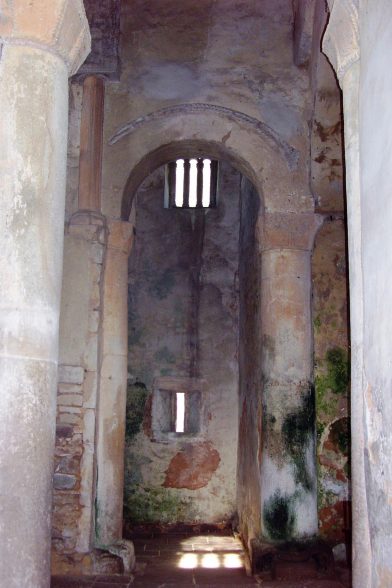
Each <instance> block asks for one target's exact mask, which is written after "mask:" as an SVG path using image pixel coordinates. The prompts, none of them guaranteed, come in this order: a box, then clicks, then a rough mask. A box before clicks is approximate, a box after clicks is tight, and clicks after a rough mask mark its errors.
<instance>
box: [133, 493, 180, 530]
mask: <svg viewBox="0 0 392 588" xmlns="http://www.w3.org/2000/svg"><path fill="white" fill-rule="evenodd" d="M186 513H188V516H189V503H188V501H186V500H184V499H180V498H179V497H178V496H177V495H176V493H175V492H173V491H172V490H169V489H167V488H161V487H154V488H150V487H146V486H140V485H136V486H133V487H128V488H126V489H125V495H124V517H125V519H126V520H130V521H132V522H133V523H166V524H168V523H175V522H178V521H183V520H184V519H185V514H186Z"/></svg>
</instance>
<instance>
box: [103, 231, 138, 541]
mask: <svg viewBox="0 0 392 588" xmlns="http://www.w3.org/2000/svg"><path fill="white" fill-rule="evenodd" d="M108 229H109V235H108V246H107V252H106V258H105V262H104V278H103V316H102V330H101V351H100V378H99V381H100V384H99V401H98V431H97V433H98V439H97V498H96V529H95V534H96V540H97V544H98V545H99V546H107V545H110V544H112V543H115V542H116V541H117V540H119V539H121V537H122V510H123V492H124V443H125V410H126V392H127V360H128V304H127V301H128V257H129V253H130V250H131V245H132V237H133V224H131V223H129V222H126V221H109V223H108Z"/></svg>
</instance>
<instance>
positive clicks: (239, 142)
mask: <svg viewBox="0 0 392 588" xmlns="http://www.w3.org/2000/svg"><path fill="white" fill-rule="evenodd" d="M195 106H199V107H202V108H197V109H195ZM105 142H106V153H105V166H104V169H103V178H102V188H103V190H102V197H103V198H102V201H103V213H104V214H105V215H107V216H110V217H114V218H119V217H121V218H122V219H123V220H128V219H129V215H130V212H131V208H132V201H133V198H134V196H135V194H136V191H137V189H138V187H139V186H140V184H141V183H142V181H143V180H144V179H145V178H146V177H147V176H148V175H149V174H150V173H151V172H152V171H154V170H155V169H156V168H158V167H160V166H161V165H163V164H165V163H167V162H168V161H171V160H173V159H175V158H178V157H181V156H187V157H189V156H194V155H198V154H200V155H205V156H210V157H213V158H216V159H220V160H226V161H228V162H229V163H231V165H233V167H235V168H236V169H238V170H239V171H240V172H241V173H242V174H243V175H245V176H247V177H248V178H249V180H251V182H252V183H253V184H254V186H255V187H256V189H257V191H258V193H259V196H260V198H261V199H262V202H261V205H262V206H261V209H265V210H268V211H271V212H275V211H276V212H299V213H301V212H309V211H310V210H312V209H313V201H312V198H311V196H310V194H309V188H308V181H307V170H306V166H305V165H303V164H302V157H304V155H303V154H302V153H300V152H299V151H297V150H296V149H295V148H294V147H292V146H290V145H289V144H288V143H287V142H285V141H284V140H283V139H282V138H280V137H279V136H278V135H276V133H275V132H274V131H272V130H271V129H269V127H267V126H266V125H264V124H263V123H261V122H260V121H258V120H256V119H253V118H252V117H249V116H247V115H244V114H242V113H239V112H237V111H232V110H230V109H228V108H219V107H211V106H210V105H191V104H189V105H182V106H177V107H173V108H168V109H162V110H161V111H157V112H155V113H152V114H150V115H147V116H144V117H140V118H138V119H135V120H134V121H130V122H126V123H124V124H123V125H121V126H120V127H118V128H116V129H112V130H111V132H110V133H109V132H108V133H107V137H106V141H105Z"/></svg>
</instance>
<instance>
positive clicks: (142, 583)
mask: <svg viewBox="0 0 392 588" xmlns="http://www.w3.org/2000/svg"><path fill="white" fill-rule="evenodd" d="M133 541H134V544H135V551H136V558H137V569H136V571H135V574H134V576H127V577H125V576H88V577H83V578H81V577H79V578H76V577H74V578H70V577H67V578H65V577H60V576H57V577H54V578H52V584H51V587H52V588H78V587H81V588H92V587H94V588H109V587H112V588H120V587H121V588H126V587H129V586H132V588H139V587H143V588H179V587H181V588H197V587H200V588H219V587H221V586H231V587H232V588H242V587H247V586H257V585H260V586H262V587H263V588H350V586H351V584H350V581H349V577H348V573H347V570H346V571H344V570H343V571H341V573H340V574H338V575H337V576H336V577H335V578H333V579H332V578H316V579H315V578H309V579H306V578H305V577H302V578H301V570H300V569H298V570H289V573H288V577H287V579H285V580H282V581H272V580H271V579H270V578H268V577H265V576H264V577H261V576H260V577H252V576H250V575H248V573H247V568H248V567H249V566H248V565H247V560H246V556H245V554H244V551H243V548H242V544H241V542H240V541H239V540H238V539H237V538H235V537H233V536H230V535H224V534H221V535H220V534H200V535H198V534H189V533H175V534H173V533H170V534H161V535H155V536H154V535H152V536H144V537H136V538H133ZM302 571H303V570H302ZM298 574H299V575H298ZM300 578H301V579H300Z"/></svg>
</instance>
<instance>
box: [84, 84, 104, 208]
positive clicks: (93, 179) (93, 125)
mask: <svg viewBox="0 0 392 588" xmlns="http://www.w3.org/2000/svg"><path fill="white" fill-rule="evenodd" d="M104 96H105V82H104V80H103V79H102V78H100V77H98V76H88V77H87V78H85V80H84V83H83V106H82V120H81V124H80V161H79V210H94V211H97V212H99V211H100V210H101V175H102V147H103V139H102V133H103V114H104Z"/></svg>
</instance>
